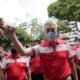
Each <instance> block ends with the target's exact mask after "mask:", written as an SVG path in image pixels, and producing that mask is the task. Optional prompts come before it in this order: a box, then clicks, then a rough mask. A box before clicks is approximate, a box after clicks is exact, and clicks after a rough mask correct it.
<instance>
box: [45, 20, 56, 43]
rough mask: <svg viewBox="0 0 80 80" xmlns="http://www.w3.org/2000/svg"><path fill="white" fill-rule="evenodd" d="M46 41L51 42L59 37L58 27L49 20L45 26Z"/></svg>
mask: <svg viewBox="0 0 80 80" xmlns="http://www.w3.org/2000/svg"><path fill="white" fill-rule="evenodd" d="M44 35H45V39H46V40H47V41H48V42H50V41H52V40H54V39H55V38H56V37H57V25H56V24H55V23H54V22H53V21H52V20H47V21H46V22H45V24H44Z"/></svg>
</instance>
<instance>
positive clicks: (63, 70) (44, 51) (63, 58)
mask: <svg viewBox="0 0 80 80" xmlns="http://www.w3.org/2000/svg"><path fill="white" fill-rule="evenodd" d="M54 44H55V45H54ZM52 45H53V46H51V45H49V43H48V42H47V41H45V42H43V43H42V44H41V45H37V46H34V47H33V50H34V52H35V53H36V54H39V55H40V58H41V64H42V67H43V69H44V76H45V79H46V80H66V78H67V77H68V76H70V75H71V68H70V65H69V63H68V58H71V57H72V53H71V49H70V46H68V45H67V44H66V43H65V42H64V41H63V40H59V39H55V41H54V42H53V43H52Z"/></svg>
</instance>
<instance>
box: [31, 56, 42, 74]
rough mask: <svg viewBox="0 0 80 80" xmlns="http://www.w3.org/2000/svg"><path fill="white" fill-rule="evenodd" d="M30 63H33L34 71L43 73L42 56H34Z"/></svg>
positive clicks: (32, 69)
mask: <svg viewBox="0 0 80 80" xmlns="http://www.w3.org/2000/svg"><path fill="white" fill-rule="evenodd" d="M30 63H31V71H32V73H35V74H43V68H42V66H41V59H40V56H35V57H34V58H31V59H30Z"/></svg>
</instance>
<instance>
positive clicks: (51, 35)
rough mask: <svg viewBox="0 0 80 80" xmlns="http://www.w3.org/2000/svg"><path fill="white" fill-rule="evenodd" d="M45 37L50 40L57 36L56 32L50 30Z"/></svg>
mask: <svg viewBox="0 0 80 80" xmlns="http://www.w3.org/2000/svg"><path fill="white" fill-rule="evenodd" d="M45 38H46V39H47V40H48V41H49V42H50V41H51V40H52V39H55V38H56V33H55V32H51V31H50V32H48V33H46V34H45Z"/></svg>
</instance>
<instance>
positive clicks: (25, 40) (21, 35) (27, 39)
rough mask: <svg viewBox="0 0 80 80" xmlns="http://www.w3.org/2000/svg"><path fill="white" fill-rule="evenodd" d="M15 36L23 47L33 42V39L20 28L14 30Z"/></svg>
mask: <svg viewBox="0 0 80 80" xmlns="http://www.w3.org/2000/svg"><path fill="white" fill-rule="evenodd" d="M16 35H17V37H18V39H19V40H20V41H21V42H22V44H23V45H24V46H25V45H26V44H27V43H31V42H32V41H33V37H32V36H31V35H29V34H28V33H27V32H26V31H25V30H24V29H22V28H16Z"/></svg>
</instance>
